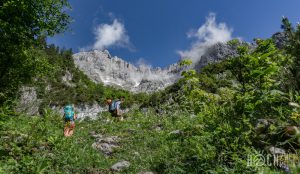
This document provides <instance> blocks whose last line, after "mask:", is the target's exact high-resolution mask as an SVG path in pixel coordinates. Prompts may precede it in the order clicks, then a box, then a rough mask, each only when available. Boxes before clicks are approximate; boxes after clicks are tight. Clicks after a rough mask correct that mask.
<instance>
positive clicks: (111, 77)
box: [73, 43, 236, 92]
mask: <svg viewBox="0 0 300 174" xmlns="http://www.w3.org/2000/svg"><path fill="white" fill-rule="evenodd" d="M234 55H236V48H235V47H233V46H230V45H228V44H224V43H217V44H215V45H213V46H211V47H209V48H208V49H206V50H205V52H204V53H203V55H202V56H201V57H199V61H198V62H194V66H193V68H195V69H196V70H200V69H201V68H202V67H203V66H205V65H207V64H209V63H213V62H217V61H220V60H222V59H225V58H227V57H230V56H234ZM73 59H74V63H75V65H76V66H77V67H78V68H79V69H80V70H81V71H83V72H84V73H85V74H86V75H87V76H88V77H90V78H91V79H92V80H93V81H94V82H96V83H104V84H105V85H113V86H119V87H121V88H123V89H127V90H129V91H132V92H153V91H157V90H160V89H164V88H165V87H167V86H169V85H171V84H173V83H174V82H176V80H178V79H179V78H180V74H181V71H182V69H181V68H180V67H179V65H178V64H177V63H175V64H172V65H170V66H168V67H166V68H164V69H162V68H151V67H148V66H144V65H141V66H138V67H137V66H135V65H133V64H131V63H128V62H126V61H124V60H123V59H121V58H118V57H116V56H115V57H112V56H111V55H110V54H109V52H108V51H107V50H105V51H98V50H94V51H90V52H80V53H77V54H74V55H73Z"/></svg>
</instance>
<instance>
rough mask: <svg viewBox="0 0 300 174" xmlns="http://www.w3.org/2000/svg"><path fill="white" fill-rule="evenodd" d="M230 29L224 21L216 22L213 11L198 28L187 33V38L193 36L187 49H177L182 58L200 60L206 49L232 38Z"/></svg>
mask: <svg viewBox="0 0 300 174" xmlns="http://www.w3.org/2000/svg"><path fill="white" fill-rule="evenodd" d="M232 31H233V30H232V29H231V28H228V27H227V25H226V24H225V23H216V15H215V13H210V14H209V16H208V17H207V18H206V22H205V23H204V24H203V25H202V26H201V27H200V28H199V29H198V30H196V31H195V30H194V31H190V32H188V33H187V37H188V38H195V39H196V41H194V42H193V43H192V45H191V48H190V49H189V50H184V51H178V53H179V54H180V56H181V57H182V58H189V59H191V60H192V61H193V62H194V63H196V62H198V61H200V59H201V56H202V55H203V54H204V53H205V51H206V49H207V48H208V47H210V46H212V45H214V44H216V43H218V42H227V41H229V40H231V39H232Z"/></svg>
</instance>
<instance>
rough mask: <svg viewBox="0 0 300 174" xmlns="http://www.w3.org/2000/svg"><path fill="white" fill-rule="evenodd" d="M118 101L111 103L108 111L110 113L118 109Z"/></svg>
mask: <svg viewBox="0 0 300 174" xmlns="http://www.w3.org/2000/svg"><path fill="white" fill-rule="evenodd" d="M117 101H118V100H114V101H112V102H111V104H110V105H109V106H108V111H109V112H110V113H113V112H115V111H116V109H117Z"/></svg>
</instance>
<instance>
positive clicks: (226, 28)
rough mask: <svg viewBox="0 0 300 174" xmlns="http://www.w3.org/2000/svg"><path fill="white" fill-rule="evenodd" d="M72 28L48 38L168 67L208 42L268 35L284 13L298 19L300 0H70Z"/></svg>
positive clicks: (81, 48) (196, 52) (277, 28)
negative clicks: (106, 50)
mask: <svg viewBox="0 0 300 174" xmlns="http://www.w3.org/2000/svg"><path fill="white" fill-rule="evenodd" d="M70 3H71V5H72V10H71V11H70V12H69V13H70V15H71V16H72V18H73V20H74V21H73V22H72V24H71V25H70V31H67V32H65V33H63V34H60V35H56V36H55V37H53V38H49V39H48V41H49V42H50V43H54V44H56V45H58V46H60V47H65V48H72V49H73V51H74V52H75V53H76V52H78V51H80V50H90V49H108V50H109V52H110V53H111V54H112V55H113V56H118V57H121V58H123V59H125V60H127V61H129V62H132V63H136V64H137V63H141V62H142V63H146V64H149V65H152V66H154V67H156V66H161V67H165V66H167V65H169V64H171V63H175V62H176V61H178V60H179V58H180V57H185V56H193V55H194V54H200V52H201V49H200V51H199V47H201V48H202V49H203V48H204V47H205V46H203V45H207V44H209V43H214V42H217V41H226V40H228V39H231V38H235V37H239V38H242V39H243V40H245V41H252V39H253V38H267V37H270V36H271V35H272V34H273V33H275V32H277V31H280V24H281V17H282V16H287V17H288V18H289V19H290V20H291V21H292V22H293V23H296V22H297V21H300V11H299V9H300V1H299V0H289V1H282V0H251V1H250V0H248V1H242V0H226V1H224V0H185V1H184V0H70Z"/></svg>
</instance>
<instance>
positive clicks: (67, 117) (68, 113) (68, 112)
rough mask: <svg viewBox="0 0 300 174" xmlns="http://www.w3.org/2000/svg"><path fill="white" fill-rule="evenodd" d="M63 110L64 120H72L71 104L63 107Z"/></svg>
mask: <svg viewBox="0 0 300 174" xmlns="http://www.w3.org/2000/svg"><path fill="white" fill-rule="evenodd" d="M64 112H65V120H66V121H73V120H74V111H73V108H72V106H71V105H67V106H66V107H65V108H64Z"/></svg>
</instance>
